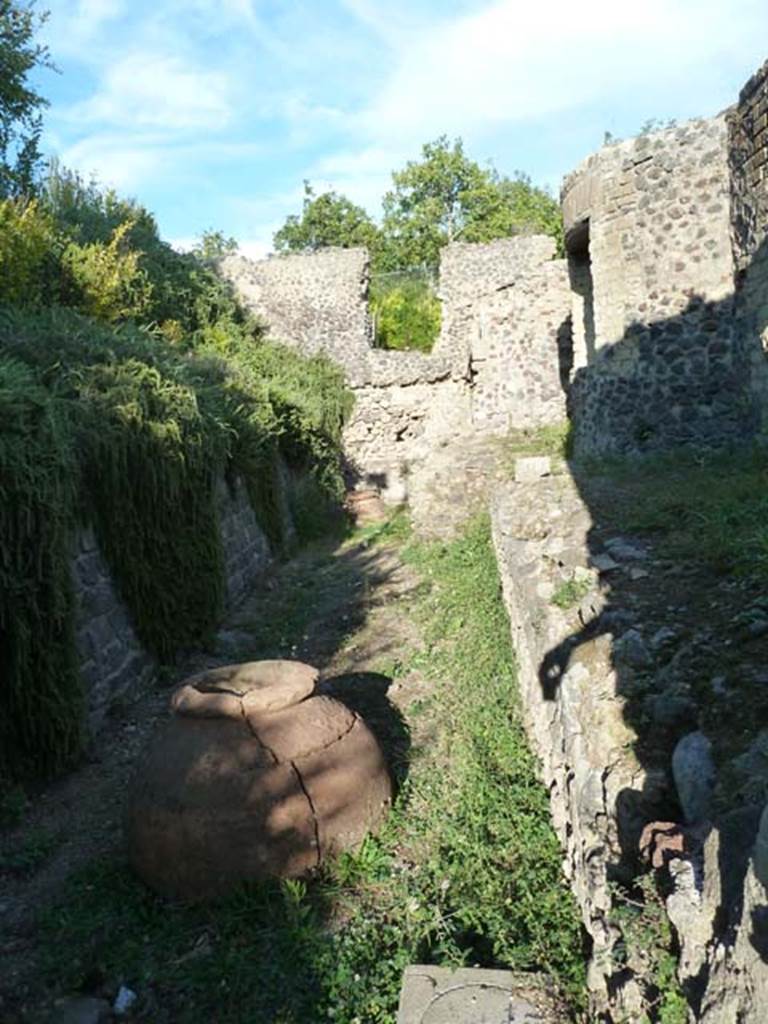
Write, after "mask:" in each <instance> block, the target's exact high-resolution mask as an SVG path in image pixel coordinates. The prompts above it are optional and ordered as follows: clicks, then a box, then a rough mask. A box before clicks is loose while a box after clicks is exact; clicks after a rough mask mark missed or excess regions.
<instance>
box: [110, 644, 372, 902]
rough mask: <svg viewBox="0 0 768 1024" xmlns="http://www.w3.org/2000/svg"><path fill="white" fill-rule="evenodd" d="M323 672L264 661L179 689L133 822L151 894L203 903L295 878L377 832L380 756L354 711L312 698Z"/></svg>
mask: <svg viewBox="0 0 768 1024" xmlns="http://www.w3.org/2000/svg"><path fill="white" fill-rule="evenodd" d="M317 676H318V673H317V670H316V669H314V668H311V667H310V666H309V665H303V664H301V663H300V662H294V661H257V662H250V663H247V664H243V665H230V666H227V667H225V668H220V669H215V670H213V671H210V672H205V673H202V674H200V675H197V676H193V677H192V678H190V679H188V680H187V681H186V682H185V683H184V684H182V686H180V687H179V688H178V689H177V690H176V691H175V692H174V694H173V696H172V698H171V708H172V712H173V714H172V716H171V718H170V719H169V720H168V721H166V722H164V723H163V724H162V725H161V726H160V728H159V729H158V730H157V732H156V733H155V734H154V736H153V737H152V739H151V741H150V744H149V746H148V748H147V751H146V753H145V755H144V757H143V760H142V762H141V764H140V765H139V768H138V770H137V773H136V776H135V778H134V781H133V785H132V788H131V792H130V795H129V801H128V811H127V816H126V837H127V842H128V854H129V859H130V861H131V864H132V865H133V867H134V869H135V870H136V872H137V874H138V875H139V876H140V877H141V878H142V879H143V880H144V881H145V882H146V883H147V885H149V886H150V887H151V888H152V889H154V890H156V891H157V892H159V893H162V894H163V895H165V896H170V897H178V898H182V899H185V900H189V901H201V900H206V899H210V898H212V897H214V896H217V895H219V894H221V893H222V892H225V891H227V890H229V889H231V888H232V887H233V886H235V885H237V884H238V883H239V882H242V881H246V880H253V879H259V878H265V877H269V876H280V877H286V878H288V877H296V876H298V875H302V874H305V873H306V872H308V871H310V870H311V869H312V868H315V867H317V865H318V864H319V863H320V861H321V860H322V859H324V858H326V857H328V856H331V855H333V854H335V853H338V852H340V851H342V850H346V849H350V848H353V847H355V846H357V845H358V844H359V843H360V842H361V841H362V839H363V838H364V836H365V835H366V834H367V833H368V832H369V831H371V829H373V828H375V827H376V826H377V825H378V823H379V822H380V821H381V819H382V817H383V816H384V814H385V813H386V811H387V809H388V807H389V804H390V802H391V797H392V789H391V781H390V776H389V772H388V770H387V766H386V764H385V761H384V757H383V755H382V752H381V749H380V748H379V745H378V743H377V741H376V739H375V737H374V736H373V734H372V733H371V732H370V730H369V729H368V727H367V726H366V724H365V723H364V722H363V720H362V719H361V718H360V717H359V716H358V715H357V714H355V713H354V712H353V711H350V710H349V709H348V708H347V707H346V706H345V705H344V704H342V703H341V702H339V701H337V700H333V699H332V698H330V697H325V696H313V693H314V689H315V683H316V681H317Z"/></svg>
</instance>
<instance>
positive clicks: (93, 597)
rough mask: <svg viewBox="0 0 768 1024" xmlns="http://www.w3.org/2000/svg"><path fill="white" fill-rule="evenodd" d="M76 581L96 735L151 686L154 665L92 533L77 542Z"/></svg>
mask: <svg viewBox="0 0 768 1024" xmlns="http://www.w3.org/2000/svg"><path fill="white" fill-rule="evenodd" d="M72 578H73V582H74V590H75V646H76V650H77V655H78V658H79V661H80V676H81V679H82V681H83V686H84V688H85V693H86V710H87V728H88V731H89V733H90V734H93V733H95V732H98V730H99V729H100V728H101V726H102V725H103V724H104V719H105V718H106V716H107V713H108V711H109V708H110V707H111V706H112V705H113V704H115V703H116V702H117V701H119V700H120V699H121V698H122V697H124V696H126V695H127V694H129V693H130V692H132V691H133V692H136V691H138V690H139V689H141V687H143V686H144V685H145V684H146V683H147V681H148V680H149V679H150V677H151V675H152V672H153V670H154V661H153V659H152V658H151V657H150V656H149V655H148V654H147V653H146V651H145V650H144V649H143V648H142V646H141V644H140V643H139V640H138V638H137V636H136V633H135V631H134V629H133V624H132V623H131V620H130V617H129V615H128V611H127V609H126V607H125V605H124V604H123V602H122V600H121V598H120V595H119V594H118V592H117V588H116V587H115V584H114V582H113V580H112V577H111V575H110V572H109V568H108V566H107V563H106V562H105V561H104V556H103V555H102V553H101V551H100V550H99V546H98V544H97V542H96V536H95V534H94V532H93V530H91V529H87V530H83V531H81V533H80V534H79V535H78V537H77V538H76V543H75V554H74V558H73V562H72Z"/></svg>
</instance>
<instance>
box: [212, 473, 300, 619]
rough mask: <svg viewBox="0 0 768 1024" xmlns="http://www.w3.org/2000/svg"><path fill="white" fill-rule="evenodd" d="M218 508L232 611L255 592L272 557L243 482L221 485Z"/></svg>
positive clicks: (228, 600) (237, 481)
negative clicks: (260, 577) (254, 589)
mask: <svg viewBox="0 0 768 1024" xmlns="http://www.w3.org/2000/svg"><path fill="white" fill-rule="evenodd" d="M218 506H219V527H220V531H221V546H222V552H223V556H224V579H225V582H226V588H227V590H226V593H227V605H228V607H230V608H233V607H235V606H236V605H238V604H239V603H240V602H241V601H242V600H243V598H244V597H245V596H246V595H247V594H248V593H249V591H250V590H252V589H253V584H254V580H257V579H258V578H259V576H260V575H261V573H263V572H264V570H265V569H266V568H267V566H268V565H269V564H270V562H271V561H272V558H273V554H272V551H271V549H270V546H269V541H268V540H267V538H266V535H265V533H264V531H263V530H262V529H261V527H260V526H259V523H258V521H257V519H256V514H255V512H254V511H253V508H252V507H251V503H250V501H249V499H248V494H247V492H246V489H245V486H244V484H243V483H242V481H241V480H233V481H229V482H225V481H224V480H222V481H221V482H220V484H219V493H218ZM284 515H285V513H284Z"/></svg>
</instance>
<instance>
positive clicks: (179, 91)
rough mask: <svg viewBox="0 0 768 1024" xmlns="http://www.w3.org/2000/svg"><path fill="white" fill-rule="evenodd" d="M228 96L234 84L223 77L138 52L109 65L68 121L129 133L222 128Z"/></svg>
mask: <svg viewBox="0 0 768 1024" xmlns="http://www.w3.org/2000/svg"><path fill="white" fill-rule="evenodd" d="M229 94H230V82H229V80H228V78H227V77H226V76H225V75H223V74H222V73H220V72H215V71H202V70H200V69H199V68H195V67H192V66H191V65H189V64H187V63H185V62H184V61H182V60H181V58H179V57H175V56H169V55H166V54H148V53H143V52H135V53H130V54H128V55H127V56H125V57H123V58H122V59H121V60H119V61H117V62H116V63H115V64H113V65H110V66H109V67H108V68H107V69H106V71H105V73H104V78H103V80H102V83H101V88H100V91H99V92H97V93H96V95H94V96H92V97H91V98H90V99H88V100H86V101H84V102H83V103H78V104H76V105H75V106H74V107H71V108H70V110H69V111H68V116H69V117H70V118H72V119H73V120H76V121H80V122H83V121H84V122H90V123H93V122H100V123H103V124H113V125H115V126H118V125H120V126H122V127H123V128H127V129H129V130H130V128H135V127H148V126H149V127H157V128H163V129H165V130H167V131H174V130H179V129H181V130H189V129H219V128H222V127H224V126H225V125H226V124H227V122H228V121H229V119H230V116H231V103H230V98H229Z"/></svg>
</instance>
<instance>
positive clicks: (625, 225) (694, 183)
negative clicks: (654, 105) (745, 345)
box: [563, 116, 755, 454]
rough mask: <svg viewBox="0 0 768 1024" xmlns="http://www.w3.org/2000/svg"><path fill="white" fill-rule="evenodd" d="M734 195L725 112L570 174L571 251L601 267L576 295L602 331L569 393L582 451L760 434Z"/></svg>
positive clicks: (578, 311) (579, 313)
mask: <svg viewBox="0 0 768 1024" xmlns="http://www.w3.org/2000/svg"><path fill="white" fill-rule="evenodd" d="M730 187H731V186H730V165H729V131H728V125H727V119H726V117H725V116H720V117H716V118H713V119H711V120H707V121H692V122H689V123H687V124H684V125H681V126H679V127H675V128H670V129H668V130H665V131H663V132H659V133H656V134H652V135H647V136H641V137H639V138H637V139H633V140H630V141H629V142H625V143H620V144H616V145H611V146H606V147H604V148H603V149H602V150H601V151H600V152H599V153H596V154H595V155H593V156H592V157H590V158H589V159H588V160H587V161H586V162H585V163H584V164H583V165H582V166H581V167H580V168H579V169H578V170H577V171H576V172H574V174H572V175H571V176H570V177H569V178H567V179H566V181H565V184H564V187H563V212H564V219H565V227H566V239H567V244H568V245H570V247H571V249H572V250H573V249H574V247H575V244H576V242H575V240H576V239H579V244H583V240H586V244H587V246H588V258H589V263H588V265H587V266H588V271H587V272H590V271H591V295H590V294H589V293H590V289H589V288H586V289H585V288H584V287H583V283H582V287H581V288H578V289H576V288H575V289H574V290H575V291H576V290H578V291H580V292H581V293H582V294H581V296H580V297H579V301H578V303H576V304H575V306H574V315H575V316H576V317H579V318H581V319H583V320H585V321H586V320H588V321H589V323H587V324H586V325H580V326H584V327H585V333H586V334H587V335H590V336H589V337H587V339H586V344H585V345H584V350H583V352H582V353H577V355H580V359H579V360H578V361H579V362H581V363H582V365H581V366H579V365H578V364H577V373H576V375H575V379H574V382H573V386H572V391H571V401H570V408H571V415H572V419H573V426H574V442H575V450H576V452H577V454H587V453H601V452H602V453H606V452H618V453H627V452H634V451H643V450H649V449H654V448H662V447H669V446H674V445H680V444H686V443H695V444H710V443H717V442H720V441H723V440H739V439H741V438H743V437H744V436H747V435H748V434H750V433H751V432H752V430H753V429H754V418H755V413H754V408H753V407H752V406H751V404H750V402H749V400H748V396H747V391H748V385H747V379H746V377H747V376H748V374H746V370H745V364H744V359H743V354H742V352H741V350H740V349H739V347H738V346H737V345H736V343H735V321H734V272H735V263H734V256H733V250H732V245H731V221H730ZM576 256H577V254H576V253H575V252H574V251H572V252H571V264H572V270H573V272H574V275H576V274H583V273H584V270H585V265H584V263H583V262H582V261H581V260H578V259H577V258H576ZM585 292H586V299H585V297H584V295H585ZM585 363H586V365H583V364H585Z"/></svg>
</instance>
